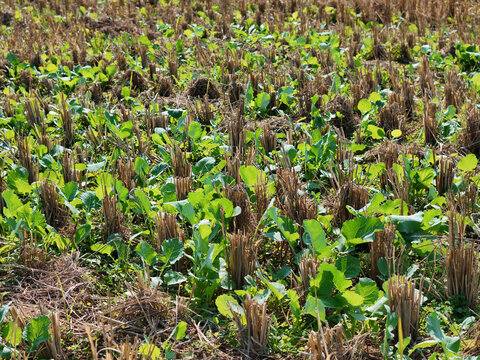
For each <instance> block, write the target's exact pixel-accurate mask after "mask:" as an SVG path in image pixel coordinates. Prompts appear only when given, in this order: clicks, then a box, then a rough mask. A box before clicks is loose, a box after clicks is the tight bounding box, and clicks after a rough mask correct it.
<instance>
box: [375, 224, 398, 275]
mask: <svg viewBox="0 0 480 360" xmlns="http://www.w3.org/2000/svg"><path fill="white" fill-rule="evenodd" d="M395 230H396V227H395V225H394V224H391V223H390V224H387V225H385V229H384V230H381V231H377V232H376V233H375V241H373V242H371V243H370V277H371V278H372V279H377V276H378V275H380V270H379V269H378V260H380V259H381V258H385V259H386V260H387V263H390V261H391V260H393V259H394V257H395V247H394V246H393V241H394V240H395Z"/></svg>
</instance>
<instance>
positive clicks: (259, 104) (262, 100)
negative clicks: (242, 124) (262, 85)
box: [255, 92, 270, 111]
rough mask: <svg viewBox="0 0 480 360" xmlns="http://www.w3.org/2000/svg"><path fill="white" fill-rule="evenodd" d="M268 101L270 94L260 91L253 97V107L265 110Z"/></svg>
mask: <svg viewBox="0 0 480 360" xmlns="http://www.w3.org/2000/svg"><path fill="white" fill-rule="evenodd" d="M269 103H270V95H269V94H267V93H266V92H262V93H260V94H258V95H257V97H256V99H255V107H256V108H257V109H258V110H260V111H265V110H266V109H267V106H268V104H269Z"/></svg>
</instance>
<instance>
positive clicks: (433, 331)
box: [427, 313, 445, 341]
mask: <svg viewBox="0 0 480 360" xmlns="http://www.w3.org/2000/svg"><path fill="white" fill-rule="evenodd" d="M427 332H428V333H429V334H430V336H431V337H433V338H434V339H435V340H439V341H443V340H444V339H445V333H444V332H443V330H442V327H441V325H440V319H439V318H438V316H437V314H436V313H431V314H430V315H428V316H427Z"/></svg>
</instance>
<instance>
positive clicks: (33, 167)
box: [17, 136, 39, 184]
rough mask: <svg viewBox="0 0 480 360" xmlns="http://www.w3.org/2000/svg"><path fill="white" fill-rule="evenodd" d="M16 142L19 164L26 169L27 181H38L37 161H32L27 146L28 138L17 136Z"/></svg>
mask: <svg viewBox="0 0 480 360" xmlns="http://www.w3.org/2000/svg"><path fill="white" fill-rule="evenodd" d="M17 144H18V157H19V159H20V165H22V166H23V167H24V168H25V169H27V171H28V183H29V184H31V183H34V182H36V181H38V172H39V166H38V164H37V163H34V162H33V159H32V155H31V153H30V147H29V146H28V139H27V138H23V137H20V136H18V137H17Z"/></svg>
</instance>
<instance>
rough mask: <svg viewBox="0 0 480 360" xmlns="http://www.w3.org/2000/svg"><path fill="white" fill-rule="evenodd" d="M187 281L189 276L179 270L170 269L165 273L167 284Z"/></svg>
mask: <svg viewBox="0 0 480 360" xmlns="http://www.w3.org/2000/svg"><path fill="white" fill-rule="evenodd" d="M185 281H187V278H186V277H185V276H184V275H183V274H182V273H179V272H177V271H173V270H168V271H167V272H166V273H165V275H164V283H165V284H167V285H169V286H170V285H177V284H181V283H183V282H185Z"/></svg>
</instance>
